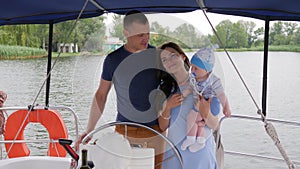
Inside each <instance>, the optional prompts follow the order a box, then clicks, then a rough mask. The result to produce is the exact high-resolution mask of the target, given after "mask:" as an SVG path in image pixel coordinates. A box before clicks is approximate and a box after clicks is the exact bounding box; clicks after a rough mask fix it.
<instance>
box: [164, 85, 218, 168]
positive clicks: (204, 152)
mask: <svg viewBox="0 0 300 169" xmlns="http://www.w3.org/2000/svg"><path fill="white" fill-rule="evenodd" d="M184 88H185V87H184V86H183V87H180V90H184ZM193 106H194V101H193V95H192V94H190V95H188V96H187V97H186V98H185V100H184V101H183V103H182V105H181V106H178V107H176V108H173V109H172V110H171V119H170V126H169V129H168V134H167V137H168V138H169V139H170V141H171V142H172V143H173V144H174V145H175V146H176V148H177V150H178V151H179V153H180V154H181V157H182V160H183V165H184V169H217V162H216V155H215V142H214V137H213V135H212V130H211V129H210V128H208V127H207V126H205V127H204V128H205V130H206V136H207V138H206V145H205V147H204V148H203V149H201V150H199V151H197V152H195V153H192V152H190V151H189V150H188V149H186V150H184V151H183V150H181V148H180V147H181V144H182V143H183V141H184V140H185V139H186V131H187V129H186V126H187V124H186V117H187V114H188V113H189V112H190V110H191V109H192V108H193ZM211 111H212V113H213V114H214V115H218V113H219V111H220V103H219V101H218V99H217V98H216V97H214V98H213V99H212V102H211ZM164 159H165V161H164V163H163V169H181V165H180V162H179V159H178V158H177V156H176V154H175V152H174V151H173V149H171V148H170V146H169V145H167V146H166V153H165V156H164Z"/></svg>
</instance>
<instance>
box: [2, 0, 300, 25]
mask: <svg viewBox="0 0 300 169" xmlns="http://www.w3.org/2000/svg"><path fill="white" fill-rule="evenodd" d="M86 2H87V5H86V6H84V4H85V3H86ZM83 8H84V11H83V13H82V15H81V18H89V17H95V16H100V15H102V14H104V13H107V12H111V13H117V14H124V13H126V12H127V11H129V10H132V9H137V10H140V11H143V12H155V13H182V12H190V11H194V10H198V9H201V8H205V9H207V11H208V12H212V13H219V14H228V15H238V16H246V17H252V18H258V19H265V18H266V17H268V18H269V19H270V20H288V21H292V20H293V21H299V20H300V1H296V0H251V1H249V0H238V1H237V0H198V1H197V0H38V1H24V0H10V1H1V5H0V25H13V24H35V23H40V24H47V23H57V22H61V21H66V20H72V19H76V18H77V17H78V16H79V14H80V11H81V10H82V9H83Z"/></svg>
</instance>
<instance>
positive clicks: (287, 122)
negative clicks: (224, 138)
mask: <svg viewBox="0 0 300 169" xmlns="http://www.w3.org/2000/svg"><path fill="white" fill-rule="evenodd" d="M227 119H245V120H254V121H261V122H262V119H261V118H259V117H253V116H247V115H231V116H230V117H225V116H224V117H222V118H221V119H220V122H219V128H220V130H218V134H217V139H216V140H219V136H220V133H221V129H222V123H223V121H224V120H227ZM266 121H268V122H272V123H280V124H284V125H290V126H296V127H300V122H295V121H288V120H279V119H272V118H267V119H266ZM224 153H225V154H228V155H233V156H240V157H241V156H243V157H251V158H256V159H262V160H273V161H277V162H285V160H284V159H283V158H278V157H272V156H265V155H258V154H251V153H244V152H237V151H228V150H225V149H224ZM292 162H293V163H294V165H297V166H300V161H297V160H292Z"/></svg>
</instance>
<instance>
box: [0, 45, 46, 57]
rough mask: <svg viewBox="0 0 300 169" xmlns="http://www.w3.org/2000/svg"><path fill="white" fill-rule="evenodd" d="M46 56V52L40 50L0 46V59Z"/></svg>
mask: <svg viewBox="0 0 300 169" xmlns="http://www.w3.org/2000/svg"><path fill="white" fill-rule="evenodd" d="M46 55H47V51H46V50H44V49H40V48H31V47H24V46H8V45H0V59H24V58H36V57H43V56H46Z"/></svg>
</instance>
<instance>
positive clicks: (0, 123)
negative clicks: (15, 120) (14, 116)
mask: <svg viewBox="0 0 300 169" xmlns="http://www.w3.org/2000/svg"><path fill="white" fill-rule="evenodd" d="M6 99H7V94H6V93H5V92H3V91H1V90H0V107H3V106H4V102H5V101H6ZM4 113H5V111H4V110H0V135H2V134H4V124H5V116H4Z"/></svg>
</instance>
